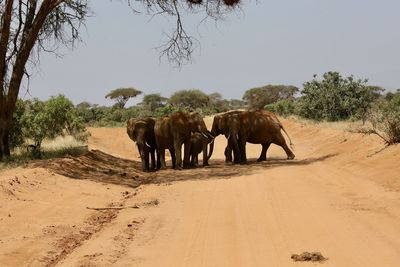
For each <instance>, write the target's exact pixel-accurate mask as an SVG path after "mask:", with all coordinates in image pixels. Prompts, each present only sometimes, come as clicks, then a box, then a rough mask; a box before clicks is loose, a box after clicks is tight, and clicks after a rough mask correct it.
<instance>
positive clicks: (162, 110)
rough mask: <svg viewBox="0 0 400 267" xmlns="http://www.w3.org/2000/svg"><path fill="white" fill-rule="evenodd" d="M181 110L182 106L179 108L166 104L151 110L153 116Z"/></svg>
mask: <svg viewBox="0 0 400 267" xmlns="http://www.w3.org/2000/svg"><path fill="white" fill-rule="evenodd" d="M183 110H184V108H180V107H176V106H172V105H166V106H164V107H160V108H157V109H156V110H155V111H154V112H153V116H155V117H163V116H167V115H169V114H171V113H174V112H176V111H183Z"/></svg>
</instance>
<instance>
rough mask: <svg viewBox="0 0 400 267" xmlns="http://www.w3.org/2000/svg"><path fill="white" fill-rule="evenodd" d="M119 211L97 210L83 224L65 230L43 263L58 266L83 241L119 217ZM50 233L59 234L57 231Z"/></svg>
mask: <svg viewBox="0 0 400 267" xmlns="http://www.w3.org/2000/svg"><path fill="white" fill-rule="evenodd" d="M118 212H119V211H118V210H107V211H99V212H96V213H94V214H92V215H91V216H90V217H89V218H87V219H86V221H85V223H84V224H83V225H82V226H80V227H71V228H70V229H69V231H64V233H63V236H62V237H60V238H59V239H58V240H57V241H56V242H55V243H54V245H53V246H54V249H53V250H52V251H49V252H48V253H47V255H46V256H45V257H44V258H43V259H42V263H43V265H44V266H46V267H51V266H56V265H57V264H58V263H59V262H61V261H62V260H64V259H65V258H66V257H67V256H68V255H69V254H71V253H72V252H73V251H74V250H75V249H76V248H78V247H80V246H82V244H83V242H85V241H86V240H88V239H90V238H91V237H92V235H93V234H95V233H97V232H99V231H100V230H102V228H103V227H105V226H106V225H107V224H110V223H111V222H112V221H113V220H114V219H115V218H116V217H117V215H118ZM49 233H51V234H57V231H54V232H49Z"/></svg>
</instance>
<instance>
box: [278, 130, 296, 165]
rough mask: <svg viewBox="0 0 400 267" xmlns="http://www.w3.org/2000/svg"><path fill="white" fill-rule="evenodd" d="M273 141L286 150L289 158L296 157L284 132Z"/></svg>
mask: <svg viewBox="0 0 400 267" xmlns="http://www.w3.org/2000/svg"><path fill="white" fill-rule="evenodd" d="M273 143H275V144H277V145H278V146H281V147H282V148H283V150H285V152H286V155H287V159H294V157H295V155H294V154H293V152H292V150H290V148H289V147H288V146H287V144H286V141H285V138H284V137H283V135H282V134H280V135H279V136H278V137H277V138H276V140H275V142H273Z"/></svg>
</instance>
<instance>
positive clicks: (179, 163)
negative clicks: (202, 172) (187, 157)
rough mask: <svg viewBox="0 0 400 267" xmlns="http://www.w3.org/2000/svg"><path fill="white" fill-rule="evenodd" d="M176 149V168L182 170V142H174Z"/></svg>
mask: <svg viewBox="0 0 400 267" xmlns="http://www.w3.org/2000/svg"><path fill="white" fill-rule="evenodd" d="M174 150H175V161H176V164H175V169H177V170H180V169H182V144H179V142H175V143H174Z"/></svg>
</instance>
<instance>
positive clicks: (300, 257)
mask: <svg viewBox="0 0 400 267" xmlns="http://www.w3.org/2000/svg"><path fill="white" fill-rule="evenodd" d="M290 258H291V259H292V260H294V261H313V262H324V261H326V260H328V258H325V257H324V256H322V254H321V252H303V253H301V254H292V256H291V257H290Z"/></svg>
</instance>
